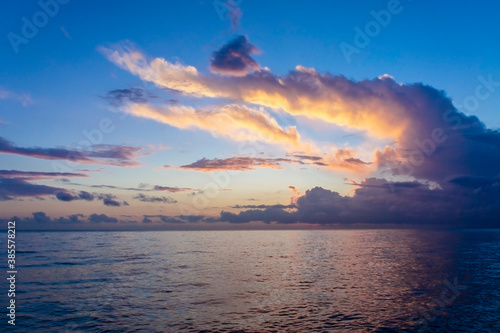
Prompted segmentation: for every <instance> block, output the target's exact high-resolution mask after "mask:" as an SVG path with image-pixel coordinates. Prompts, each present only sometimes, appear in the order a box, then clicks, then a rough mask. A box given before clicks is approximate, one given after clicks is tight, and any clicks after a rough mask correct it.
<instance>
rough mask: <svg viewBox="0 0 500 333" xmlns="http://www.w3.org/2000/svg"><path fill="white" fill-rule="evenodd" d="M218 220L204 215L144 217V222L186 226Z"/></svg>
mask: <svg viewBox="0 0 500 333" xmlns="http://www.w3.org/2000/svg"><path fill="white" fill-rule="evenodd" d="M215 221H216V219H215V218H213V217H208V216H204V215H182V216H168V215H161V214H160V215H144V219H143V222H145V223H152V222H161V223H169V224H186V223H201V222H207V223H210V222H215Z"/></svg>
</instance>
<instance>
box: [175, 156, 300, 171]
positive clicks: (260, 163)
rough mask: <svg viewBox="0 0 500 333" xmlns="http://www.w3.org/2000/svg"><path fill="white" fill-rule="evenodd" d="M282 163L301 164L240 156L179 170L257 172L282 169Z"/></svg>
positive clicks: (183, 167)
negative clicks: (263, 169) (256, 170)
mask: <svg viewBox="0 0 500 333" xmlns="http://www.w3.org/2000/svg"><path fill="white" fill-rule="evenodd" d="M280 163H300V164H302V162H300V161H298V160H293V159H288V158H261V157H248V156H238V157H230V158H225V159H218V158H214V159H212V160H210V159H206V158H202V159H201V160H198V161H196V162H194V163H191V164H189V165H183V166H180V167H179V168H181V169H189V170H197V171H205V172H209V171H218V170H238V171H248V170H255V168H256V167H260V168H271V169H282V167H281V165H280Z"/></svg>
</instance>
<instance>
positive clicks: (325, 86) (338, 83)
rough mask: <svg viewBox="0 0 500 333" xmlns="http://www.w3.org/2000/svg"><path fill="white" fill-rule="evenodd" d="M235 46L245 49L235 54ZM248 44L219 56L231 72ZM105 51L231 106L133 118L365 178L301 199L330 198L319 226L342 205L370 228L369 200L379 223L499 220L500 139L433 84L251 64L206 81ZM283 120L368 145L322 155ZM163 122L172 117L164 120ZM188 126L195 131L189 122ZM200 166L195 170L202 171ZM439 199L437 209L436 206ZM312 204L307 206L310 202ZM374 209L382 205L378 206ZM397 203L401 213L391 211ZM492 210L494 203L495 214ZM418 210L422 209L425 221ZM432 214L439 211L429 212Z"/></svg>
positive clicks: (142, 111) (162, 110) (189, 71)
mask: <svg viewBox="0 0 500 333" xmlns="http://www.w3.org/2000/svg"><path fill="white" fill-rule="evenodd" d="M233 43H234V45H235V47H232V45H233ZM245 43H248V40H246V39H242V38H239V39H237V40H232V41H230V42H229V43H228V44H226V45H225V46H223V47H222V48H221V49H220V50H219V51H218V52H219V53H220V54H217V55H218V56H220V59H221V64H222V65H221V68H225V67H224V66H227V68H229V69H231V68H232V67H231V64H232V62H231V61H233V60H234V61H236V59H233V58H231V57H230V56H229V58H227V59H226V58H225V57H224V56H225V55H232V53H231V52H232V50H233V49H234V50H236V51H234V55H235V58H237V59H241V57H240V54H241V55H247V56H249V55H250V54H252V53H251V52H250V51H248V49H245V48H244V47H243V50H246V52H245V51H241V50H240V49H238V47H237V46H238V45H246V44H245ZM222 51H224V52H222ZM103 52H104V53H105V54H106V56H107V57H108V59H109V60H110V61H112V62H114V63H115V64H117V65H118V66H120V67H121V68H123V69H125V70H128V71H129V72H131V73H132V74H134V75H137V76H138V77H140V78H141V79H142V80H145V81H148V82H153V83H155V84H156V85H157V86H159V87H162V88H167V89H171V90H175V91H176V92H177V93H179V94H182V95H186V96H189V97H192V98H203V99H200V101H203V105H207V101H214V102H217V103H220V101H221V100H223V101H230V103H231V104H229V105H226V106H222V107H221V106H217V107H212V108H211V107H204V109H203V110H202V109H198V108H195V107H191V106H189V107H187V106H176V108H177V109H171V107H170V106H157V105H149V104H137V103H136V104H133V103H132V104H131V105H129V106H127V107H128V110H125V111H124V112H129V113H132V114H134V113H135V115H136V116H143V117H144V116H145V117H148V118H150V119H155V120H156V121H159V122H163V123H169V124H171V125H172V126H176V127H178V128H181V129H183V128H189V127H190V126H192V127H193V128H199V129H203V130H206V131H208V132H210V133H211V134H212V135H213V136H214V137H224V138H228V139H231V140H235V141H241V140H250V141H252V140H264V141H265V142H267V143H270V144H278V145H281V146H282V147H283V148H284V149H285V151H286V152H287V153H288V154H291V155H303V156H321V157H323V158H322V159H321V160H320V159H318V160H310V161H314V163H316V165H318V166H325V167H328V168H332V169H337V170H346V171H351V172H355V173H357V174H358V175H360V176H361V175H362V177H366V179H368V180H366V181H364V182H362V186H359V188H357V189H356V190H355V193H356V194H355V195H354V196H353V197H352V198H351V197H347V198H344V197H339V195H338V193H336V194H334V193H328V192H322V191H321V190H320V189H317V190H314V191H312V190H310V192H309V193H310V194H309V195H308V194H307V193H306V194H304V195H303V196H300V197H299V198H297V204H298V203H299V202H300V200H301V199H302V198H305V197H306V198H307V197H313V196H314V195H318V193H322V194H323V195H324V198H329V199H328V200H327V201H328V202H330V203H331V204H332V205H331V206H330V208H328V206H326V207H325V209H322V210H321V209H319V210H318V211H316V213H314V212H313V211H311V213H314V214H315V215H313V216H314V219H313V220H316V221H321V218H320V216H319V214H321V212H322V211H323V213H324V214H325V215H324V216H328V214H327V213H334V212H333V211H331V209H333V208H332V207H337V206H336V205H337V204H338V212H339V214H340V213H341V214H343V215H341V216H338V220H339V221H354V220H355V219H356V218H357V219H358V220H363V219H365V218H367V216H364V215H360V214H361V212H365V209H364V208H363V207H362V206H357V203H359V202H363V201H364V202H365V203H366V204H367V205H368V207H371V208H373V211H374V212H376V213H375V214H374V215H373V216H374V217H373V219H377V220H381V219H382V217H384V218H385V219H386V220H390V221H393V218H395V217H396V216H397V214H395V213H393V212H399V213H400V216H401V219H405V218H406V220H408V221H414V222H415V223H420V222H418V221H430V220H432V221H435V223H442V222H443V221H450V216H453V217H455V218H457V221H466V222H467V223H468V221H469V218H470V216H471V215H470V212H471V211H477V213H478V214H479V216H481V218H482V219H484V221H490V220H491V219H492V218H493V217H499V215H498V210H497V199H496V198H495V195H496V194H497V192H496V191H498V185H497V184H498V181H497V180H498V177H499V175H500V131H498V130H492V129H488V128H487V127H486V126H485V125H484V124H483V123H482V122H481V121H480V120H479V119H478V118H477V117H475V116H472V115H470V116H467V115H465V114H464V113H463V112H462V111H461V110H458V109H457V108H456V107H455V106H454V104H453V102H452V100H451V98H450V97H449V96H447V95H446V93H445V92H444V91H442V90H439V89H436V88H434V87H431V86H428V85H425V84H423V83H411V84H406V83H405V84H402V83H398V82H396V81H395V80H394V78H392V77H390V76H388V75H384V76H380V77H377V78H374V79H367V80H361V81H354V80H350V79H348V78H346V77H344V76H341V75H332V74H330V73H320V72H318V71H316V70H315V69H314V68H307V67H304V66H301V65H297V66H296V67H295V69H293V70H291V71H290V72H289V73H287V74H285V75H277V74H274V73H272V72H271V71H270V70H268V69H260V66H259V67H258V69H260V70H253V71H252V70H251V69H252V68H253V67H252V66H250V65H249V64H248V63H247V62H244V61H242V64H241V63H240V65H239V66H240V67H241V68H242V70H241V72H239V75H238V76H234V75H219V74H221V73H219V72H215V73H200V72H198V70H197V69H196V68H194V67H192V66H185V65H182V64H179V63H176V64H172V63H170V62H168V61H166V60H165V59H162V58H154V59H148V58H147V57H146V56H145V55H143V54H142V53H140V52H137V51H135V50H134V49H133V48H127V47H123V46H118V47H115V48H114V49H113V50H111V49H103ZM215 59H216V55H214V60H215ZM217 59H219V58H217ZM250 59H251V58H250ZM226 60H227V61H226ZM247 60H248V59H247ZM252 60H253V59H252ZM250 63H251V62H250ZM257 66H258V65H257ZM255 69H257V67H255ZM480 82H481V84H482V86H480V88H482V91H489V92H492V91H494V90H495V89H496V87H499V86H500V82H496V81H494V80H493V78H492V76H491V75H489V76H488V77H487V78H484V77H481V79H480ZM229 106H230V109H234V110H238V111H237V112H234V113H233V114H231V112H227V111H226V109H224V107H229ZM134 109H135V111H134ZM245 109H247V110H246V111H241V110H245ZM207 110H208V111H207ZM213 110H215V111H213ZM218 110H224V112H219V111H218ZM250 110H253V112H252V111H250ZM200 112H201V113H207V112H212V113H211V114H210V117H209V116H207V117H205V118H203V117H200V116H199V115H198V113H200ZM278 112H285V113H286V114H287V115H288V116H291V117H296V119H298V120H300V119H302V118H303V117H306V118H309V119H313V120H318V121H321V122H322V123H325V124H332V125H334V126H336V127H338V126H340V127H343V128H345V129H346V130H349V131H356V132H357V131H359V132H361V133H363V136H362V138H360V140H365V142H364V143H362V144H360V145H359V146H358V147H350V146H349V145H348V144H347V143H346V144H345V145H343V146H339V147H340V148H332V149H325V148H324V147H323V148H321V147H319V146H318V145H316V143H314V142H307V141H304V140H303V139H302V138H301V137H300V135H299V133H298V131H297V130H296V128H295V127H289V128H282V127H281V126H279V125H277V126H275V125H273V121H276V120H275V119H274V116H273V115H274V114H276V113H278ZM240 113H241V114H242V115H243V116H240ZM163 114H166V115H167V117H166V119H163V118H162V117H163ZM172 114H174V116H172ZM226 114H229V115H226ZM212 115H214V117H213V118H214V119H215V122H216V123H217V126H211V125H207V124H205V122H206V121H209V119H210V120H211V119H212V117H211V116H212ZM238 117H240V118H238ZM241 117H244V118H245V119H244V121H240V119H242V118H241ZM181 119H185V120H186V121H189V123H190V124H191V123H194V124H195V125H188V124H183V123H182V120H181ZM205 119H206V120H205ZM257 119H259V121H257ZM261 119H262V120H264V121H262V120H261ZM276 123H277V121H276ZM257 124H265V125H266V126H267V127H266V126H264V127H263V128H266V129H265V132H266V133H265V134H264V132H263V130H262V128H261V127H262V126H256V125H257ZM239 133H242V134H239ZM270 133H272V134H270ZM298 152H300V153H298ZM302 161H304V160H302ZM198 162H200V161H198ZM198 162H195V163H194V167H196V163H198ZM210 162H211V160H201V162H200V163H199V164H200V165H202V167H206V166H208V167H210ZM217 163H219V161H216V162H215V163H212V164H214V166H215V167H216V166H217ZM251 166H252V165H250V167H251ZM205 170H207V169H206V168H205ZM412 182H415V183H414V184H413V185H412V186H413V187H411V186H410V187H408V184H411V183H412ZM387 184H389V185H387ZM419 184H420V185H419ZM422 184H423V185H422ZM324 191H327V190H324ZM376 191H389V192H387V193H386V192H377V193H378V194H377V195H373V196H372V194H374V193H376ZM384 193H385V194H384ZM395 193H399V196H395ZM383 194H384V195H383ZM318 198H322V197H321V196H319V197H318ZM324 198H323V199H324ZM429 198H433V199H434V200H435V201H436V203H435V202H429ZM478 198H482V199H481V200H478ZM384 199H387V202H385V201H383V200H384ZM305 200H306V199H302V202H306V201H305ZM377 200H379V201H377ZM412 200H415V201H412ZM374 202H377V204H378V206H377V205H371V204H373V203H374ZM391 202H392V203H393V204H392V206H391V205H389V204H390V203H391ZM485 202H487V203H490V204H489V205H488V206H486V205H485V204H484V203H485ZM340 203H345V205H342V204H340ZM437 203H439V204H441V207H447V208H449V209H450V211H451V212H454V213H453V214H450V213H449V212H448V213H447V214H448V215H446V214H445V213H444V212H443V211H442V210H439V209H438V206H435V205H436V204H437ZM304 205H305V204H303V206H302V208H301V207H300V206H299V208H298V212H296V213H295V215H294V213H292V212H288V211H285V213H286V214H285V213H283V214H282V215H279V214H281V213H278V212H276V211H275V210H272V211H269V214H271V213H273V214H275V216H276V217H280V216H281V217H282V218H284V219H288V218H289V217H290V214H292V216H294V217H295V218H297V217H300V216H299V215H297V214H299V213H300V212H301V211H305V207H306V206H304ZM349 205H351V206H353V207H354V208H353V209H352V211H346V207H349ZM400 205H401V206H400ZM399 207H407V211H408V212H411V214H413V215H411V214H410V215H411V216H410V215H405V214H403V210H401V211H400V208H399ZM413 207H418V208H419V209H421V211H420V213H418V211H417V210H415V209H413ZM429 207H430V208H429ZM466 207H467V209H466ZM431 208H432V209H431ZM264 211H265V210H264ZM428 211H431V212H433V213H432V214H431V213H429V214H427V212H428ZM486 211H487V212H490V215H489V216H488V215H485V214H484V212H486ZM335 212H337V210H335ZM354 212H356V214H358V215H356V214H354ZM377 212H378V213H380V214H378V213H377ZM424 212H425V213H424ZM455 212H461V214H458V215H457V214H455ZM241 213H242V214H243V212H241ZM230 214H232V213H228V212H226V213H225V215H224V216H225V217H226V218H228V219H229V218H232V215H230ZM258 214H262V212H256V211H255V212H252V213H248V214H247V215H248V216H247V217H250V216H252V217H256V216H257V215H258ZM401 214H403V215H401ZM332 216H333V217H335V216H336V215H332ZM438 217H439V218H438ZM300 218H301V217H300ZM301 219H302V218H301ZM239 220H241V218H239ZM267 220H269V219H265V220H264V221H267ZM440 221H441V222H440ZM321 223H323V222H321ZM464 223H465V222H464Z"/></svg>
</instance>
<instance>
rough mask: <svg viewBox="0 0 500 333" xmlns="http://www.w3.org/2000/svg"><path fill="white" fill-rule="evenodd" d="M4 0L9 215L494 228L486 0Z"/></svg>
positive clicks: (1, 192) (494, 105)
mask: <svg viewBox="0 0 500 333" xmlns="http://www.w3.org/2000/svg"><path fill="white" fill-rule="evenodd" d="M2 9H3V10H2V13H1V14H0V16H1V18H2V19H1V29H2V34H1V35H2V36H3V37H2V42H1V43H0V60H1V65H0V161H1V162H0V219H2V220H3V221H6V220H11V219H15V220H16V221H19V222H18V223H19V224H18V228H26V229H170V228H171V229H176V228H197V227H200V228H220V227H229V228H231V227H273V226H275V227H296V226H303V227H309V226H310V227H314V226H319V225H321V226H331V225H344V226H345V225H356V224H364V225H366V224H377V225H379V224H405V225H418V226H433V225H451V226H458V227H497V226H499V225H498V221H500V132H499V130H498V129H499V128H500V117H499V113H498V112H499V105H500V46H499V44H498V42H497V41H498V40H499V37H500V36H499V35H500V24H499V23H498V13H499V11H500V5H499V4H498V3H497V2H494V1H485V2H479V3H474V5H473V6H472V5H470V6H469V5H466V4H462V3H457V2H456V1H444V2H439V3H435V2H431V1H409V0H401V1H393V0H391V1H355V2H344V1H328V2H325V1H308V2H300V3H299V2H290V1H272V2H264V1H250V0H243V1H241V0H233V1H231V2H224V1H217V0H216V1H203V0H200V1H143V2H140V3H139V2H137V1H122V2H120V5H118V6H117V5H116V3H112V2H99V1H75V0H73V1H67V0H64V1H63V0H60V1H58V2H57V1H55V0H42V1H40V2H37V1H24V2H9V3H8V4H4V5H3V8H2ZM297 223H298V224H297Z"/></svg>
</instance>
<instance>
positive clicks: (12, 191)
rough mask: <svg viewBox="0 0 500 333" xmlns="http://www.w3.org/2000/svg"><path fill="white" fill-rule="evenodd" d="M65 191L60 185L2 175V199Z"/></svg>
mask: <svg viewBox="0 0 500 333" xmlns="http://www.w3.org/2000/svg"><path fill="white" fill-rule="evenodd" d="M65 191H66V190H65V189H62V188H59V187H53V186H47V185H38V184H33V183H30V182H29V181H27V180H25V179H22V178H3V177H0V201H7V200H13V199H14V198H18V197H38V196H46V195H55V194H57V193H64V192H65Z"/></svg>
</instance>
